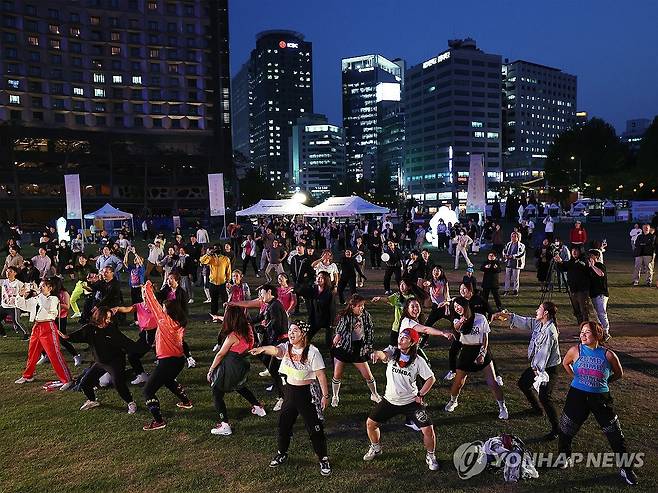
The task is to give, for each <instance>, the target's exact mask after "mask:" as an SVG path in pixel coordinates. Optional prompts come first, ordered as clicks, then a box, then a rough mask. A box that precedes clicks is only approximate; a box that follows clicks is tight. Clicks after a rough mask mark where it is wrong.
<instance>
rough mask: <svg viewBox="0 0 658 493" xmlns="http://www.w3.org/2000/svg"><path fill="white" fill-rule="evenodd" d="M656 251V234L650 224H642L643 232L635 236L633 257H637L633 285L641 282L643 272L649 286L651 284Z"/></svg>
mask: <svg viewBox="0 0 658 493" xmlns="http://www.w3.org/2000/svg"><path fill="white" fill-rule="evenodd" d="M655 252H656V235H655V234H654V233H652V232H651V228H650V226H649V225H648V224H643V225H642V234H640V235H638V236H637V237H636V238H635V247H634V248H633V257H635V269H633V286H637V285H639V284H640V277H641V275H642V273H643V272H644V274H645V280H646V283H647V286H651V280H652V279H653V260H654V254H655Z"/></svg>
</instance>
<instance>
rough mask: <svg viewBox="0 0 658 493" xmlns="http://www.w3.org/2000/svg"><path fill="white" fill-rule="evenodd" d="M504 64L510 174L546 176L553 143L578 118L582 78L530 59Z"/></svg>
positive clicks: (512, 177) (529, 177) (514, 176)
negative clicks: (549, 150) (578, 100)
mask: <svg viewBox="0 0 658 493" xmlns="http://www.w3.org/2000/svg"><path fill="white" fill-rule="evenodd" d="M502 70H503V139H504V144H503V161H504V163H503V164H504V169H505V178H506V179H507V180H515V181H532V180H533V179H535V180H541V178H542V177H543V174H544V163H545V161H546V157H547V155H548V149H549V147H550V146H551V145H552V144H553V142H554V141H555V139H557V137H558V136H559V135H560V134H561V133H562V132H564V131H565V130H568V129H570V128H572V127H573V126H574V125H575V124H576V107H577V106H576V102H577V78H576V76H575V75H571V74H567V73H565V72H562V71H561V70H560V69H557V68H553V67H547V66H545V65H539V64H537V63H532V62H527V61H525V60H516V61H514V62H508V61H507V60H506V61H505V64H504V65H503V67H502Z"/></svg>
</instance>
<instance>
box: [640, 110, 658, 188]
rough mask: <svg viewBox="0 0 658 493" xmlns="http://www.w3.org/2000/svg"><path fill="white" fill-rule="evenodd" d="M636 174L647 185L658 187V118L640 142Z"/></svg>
mask: <svg viewBox="0 0 658 493" xmlns="http://www.w3.org/2000/svg"><path fill="white" fill-rule="evenodd" d="M635 174H636V176H637V178H639V179H641V180H642V181H643V182H644V183H646V184H651V185H652V186H655V185H658V116H657V117H656V118H654V120H653V122H652V123H651V125H650V126H649V128H648V129H647V131H646V133H645V134H644V137H642V142H640V151H639V152H638V154H637V172H636V173H635ZM647 188H650V187H647Z"/></svg>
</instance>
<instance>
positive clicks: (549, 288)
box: [539, 258, 570, 303]
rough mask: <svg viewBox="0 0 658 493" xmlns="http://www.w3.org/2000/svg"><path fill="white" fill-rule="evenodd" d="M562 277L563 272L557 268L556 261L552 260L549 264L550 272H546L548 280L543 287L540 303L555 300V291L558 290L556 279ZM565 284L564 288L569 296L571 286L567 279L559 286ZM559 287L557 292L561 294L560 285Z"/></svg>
mask: <svg viewBox="0 0 658 493" xmlns="http://www.w3.org/2000/svg"><path fill="white" fill-rule="evenodd" d="M557 276H562V272H560V271H559V270H558V269H556V268H555V259H553V258H551V261H550V263H549V264H548V271H547V272H546V280H545V281H544V282H543V283H542V285H541V297H540V299H539V302H540V303H543V302H544V301H551V299H552V298H553V291H554V290H555V289H556V286H555V283H554V277H557ZM562 283H563V284H564V288H565V290H566V293H567V294H570V293H569V284H567V282H566V279H564V278H563V279H562V282H561V283H559V284H562ZM559 284H558V286H557V291H558V292H560V285H559Z"/></svg>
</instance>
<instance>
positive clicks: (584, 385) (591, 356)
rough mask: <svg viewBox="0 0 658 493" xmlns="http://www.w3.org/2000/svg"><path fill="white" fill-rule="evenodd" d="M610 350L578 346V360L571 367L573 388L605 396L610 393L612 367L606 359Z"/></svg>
mask: <svg viewBox="0 0 658 493" xmlns="http://www.w3.org/2000/svg"><path fill="white" fill-rule="evenodd" d="M607 351H608V350H607V349H606V348H604V347H601V346H599V347H597V348H596V349H590V348H589V347H587V346H586V345H584V344H580V345H579V346H578V353H579V355H578V359H577V360H576V361H574V362H573V364H572V365H571V366H572V368H573V381H572V382H571V386H572V387H574V388H576V389H578V390H582V391H584V392H591V393H595V394H603V393H605V392H608V391H609V390H610V389H609V388H608V377H609V376H610V373H611V366H610V362H609V361H608V359H607V358H606V357H605V355H606V352H607Z"/></svg>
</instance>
